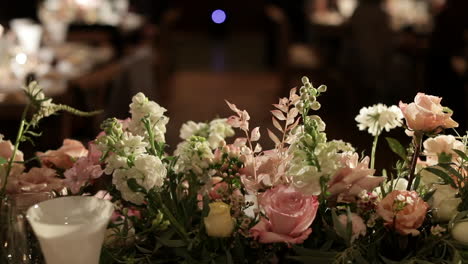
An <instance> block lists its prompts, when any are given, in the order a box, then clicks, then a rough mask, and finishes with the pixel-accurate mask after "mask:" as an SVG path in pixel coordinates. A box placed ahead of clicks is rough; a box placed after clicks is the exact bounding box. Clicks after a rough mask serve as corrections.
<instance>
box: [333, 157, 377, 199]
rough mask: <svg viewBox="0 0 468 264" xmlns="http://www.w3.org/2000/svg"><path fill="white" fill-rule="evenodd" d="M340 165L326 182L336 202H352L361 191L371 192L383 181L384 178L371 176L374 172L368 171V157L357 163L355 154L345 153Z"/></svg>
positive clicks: (357, 158)
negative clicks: (336, 199)
mask: <svg viewBox="0 0 468 264" xmlns="http://www.w3.org/2000/svg"><path fill="white" fill-rule="evenodd" d="M341 163H342V165H343V167H342V168H341V169H339V170H338V171H337V172H336V173H335V175H334V176H333V177H332V178H331V180H330V181H329V182H328V191H329V192H330V193H331V195H332V196H335V197H337V198H338V200H344V201H354V200H355V197H356V196H357V195H358V194H360V193H361V192H362V191H363V190H366V191H372V190H373V189H374V188H375V187H377V186H379V184H380V183H381V182H383V181H384V180H385V177H375V176H372V175H373V174H374V172H375V170H373V169H369V157H365V158H364V159H363V160H362V161H361V162H359V155H358V154H357V153H351V152H346V153H343V154H342V159H341Z"/></svg>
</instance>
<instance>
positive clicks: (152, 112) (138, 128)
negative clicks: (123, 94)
mask: <svg viewBox="0 0 468 264" xmlns="http://www.w3.org/2000/svg"><path fill="white" fill-rule="evenodd" d="M165 112H166V109H165V108H164V107H161V106H160V105H159V104H157V103H156V102H153V101H150V100H149V99H148V98H147V97H146V96H145V95H144V94H143V93H137V94H136V95H135V96H133V98H132V103H131V104H130V113H131V114H132V120H131V121H130V124H129V127H128V128H129V130H130V131H131V132H132V133H133V134H135V135H140V136H144V137H147V131H146V128H145V125H144V124H143V122H142V120H143V118H148V119H149V121H150V125H151V128H152V129H153V133H154V137H155V140H156V141H158V142H165V138H164V134H165V133H166V125H167V123H168V122H169V118H168V117H167V116H165V115H164V113H165Z"/></svg>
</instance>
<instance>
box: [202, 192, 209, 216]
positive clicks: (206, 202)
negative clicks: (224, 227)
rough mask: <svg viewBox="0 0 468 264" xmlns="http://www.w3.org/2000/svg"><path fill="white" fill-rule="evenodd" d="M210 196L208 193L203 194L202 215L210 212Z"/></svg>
mask: <svg viewBox="0 0 468 264" xmlns="http://www.w3.org/2000/svg"><path fill="white" fill-rule="evenodd" d="M209 204H210V198H209V197H208V195H205V196H203V211H202V217H207V216H208V214H209V213H210V206H209Z"/></svg>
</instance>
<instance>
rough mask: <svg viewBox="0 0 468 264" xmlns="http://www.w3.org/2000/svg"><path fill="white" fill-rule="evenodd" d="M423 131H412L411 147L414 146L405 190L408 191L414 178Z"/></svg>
mask: <svg viewBox="0 0 468 264" xmlns="http://www.w3.org/2000/svg"><path fill="white" fill-rule="evenodd" d="M423 135H424V133H422V132H420V131H414V135H413V147H414V152H413V157H412V159H411V164H410V173H409V177H408V187H407V188H406V190H408V191H410V190H411V187H412V184H413V181H414V178H415V175H416V174H415V172H416V164H417V163H418V158H419V154H420V153H421V144H422V139H423Z"/></svg>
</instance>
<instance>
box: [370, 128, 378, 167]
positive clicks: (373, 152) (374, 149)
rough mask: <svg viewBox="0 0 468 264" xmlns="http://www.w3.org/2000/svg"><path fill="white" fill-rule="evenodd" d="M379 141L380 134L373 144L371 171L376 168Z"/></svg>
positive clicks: (376, 136)
mask: <svg viewBox="0 0 468 264" xmlns="http://www.w3.org/2000/svg"><path fill="white" fill-rule="evenodd" d="M378 141H379V134H377V135H375V137H374V142H373V143H372V153H371V162H370V168H371V169H374V168H375V152H376V150H377V142H378Z"/></svg>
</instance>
